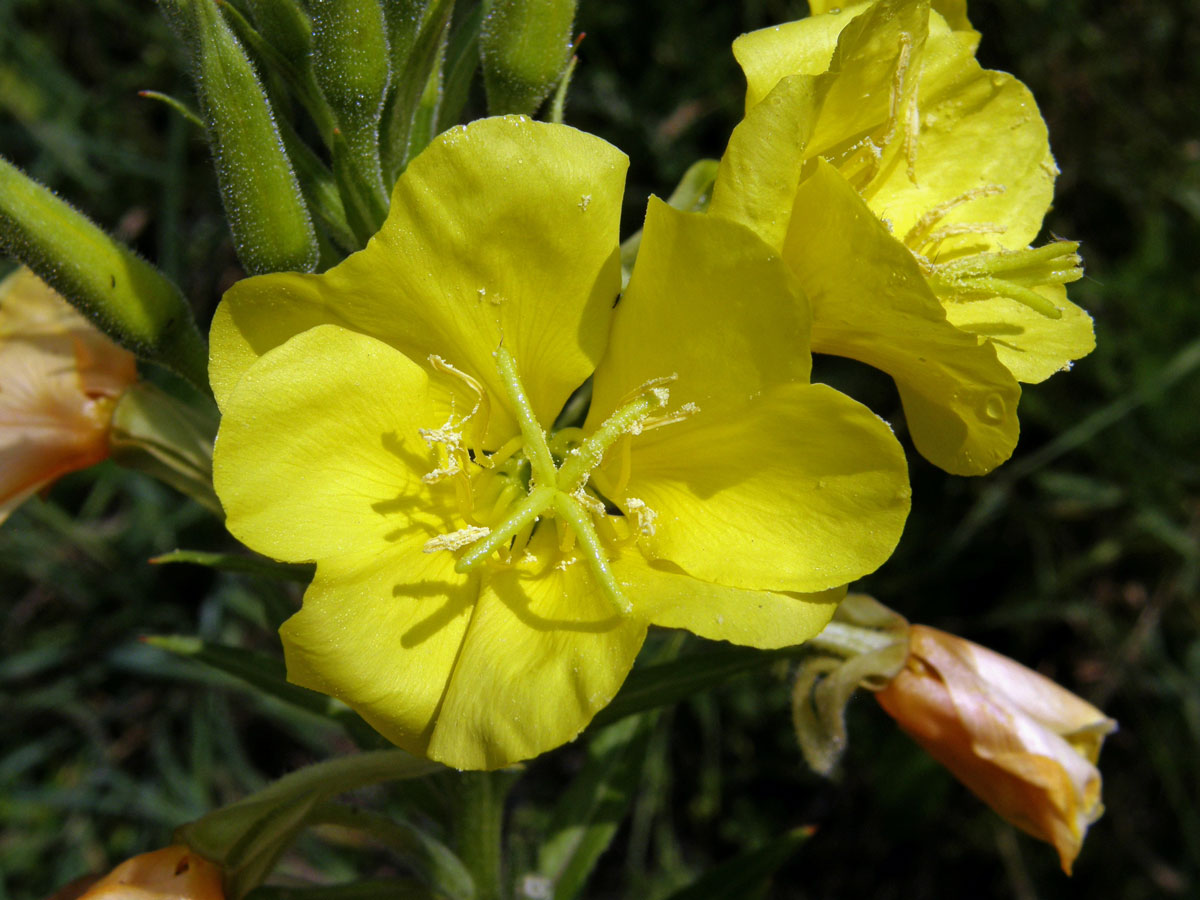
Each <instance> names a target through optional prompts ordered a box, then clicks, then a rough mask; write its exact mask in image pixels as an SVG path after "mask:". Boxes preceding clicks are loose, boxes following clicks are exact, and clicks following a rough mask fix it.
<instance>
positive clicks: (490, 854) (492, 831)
mask: <svg viewBox="0 0 1200 900" xmlns="http://www.w3.org/2000/svg"><path fill="white" fill-rule="evenodd" d="M512 781H513V776H512V775H510V774H507V773H504V772H463V773H462V777H461V778H460V780H459V783H458V798H457V804H458V810H457V815H456V816H455V821H456V822H457V826H458V828H457V847H456V848H455V849H456V850H457V851H458V856H459V858H460V859H461V860H462V861H463V863H464V864H465V865H466V867H467V871H469V872H470V873H471V876H472V879H473V880H474V882H475V900H500V898H501V897H502V896H503V894H504V892H503V891H502V889H501V884H502V881H501V837H502V832H503V827H502V826H503V820H504V799H505V797H506V796H507V795H508V788H509V786H510V785H511V783H512Z"/></svg>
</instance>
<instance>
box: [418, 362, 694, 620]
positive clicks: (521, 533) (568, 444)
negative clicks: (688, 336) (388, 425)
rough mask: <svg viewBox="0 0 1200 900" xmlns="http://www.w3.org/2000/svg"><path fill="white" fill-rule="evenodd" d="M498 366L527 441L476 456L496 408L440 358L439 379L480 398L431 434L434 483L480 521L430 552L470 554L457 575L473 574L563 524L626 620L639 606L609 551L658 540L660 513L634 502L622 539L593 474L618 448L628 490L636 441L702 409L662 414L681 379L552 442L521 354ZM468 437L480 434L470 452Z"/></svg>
mask: <svg viewBox="0 0 1200 900" xmlns="http://www.w3.org/2000/svg"><path fill="white" fill-rule="evenodd" d="M495 358H496V368H497V370H498V371H499V373H500V379H501V383H502V385H503V387H504V393H505V396H506V398H507V399H508V400H509V406H510V408H511V409H512V411H513V412H514V414H515V416H516V419H517V425H518V427H519V428H520V432H521V433H520V435H519V436H517V437H514V438H512V439H511V440H510V441H508V442H507V443H505V444H504V445H503V446H502V447H500V448H499V449H498V450H496V451H495V452H492V453H487V452H484V451H483V450H482V449H478V450H476V449H473V448H482V446H483V438H484V434H485V433H486V431H487V416H488V412H489V409H490V406H489V401H488V398H487V394H486V391H485V389H484V388H483V386H482V385H481V384H480V383H479V382H478V381H477V380H476V379H474V378H472V377H471V376H469V375H467V374H466V373H464V372H461V371H459V370H458V369H455V368H454V367H453V366H451V365H450V364H449V363H447V362H445V361H444V360H442V359H440V358H439V357H431V358H430V363H431V364H432V365H433V367H434V368H435V369H437V370H438V371H441V372H444V373H446V374H450V375H453V376H454V377H457V378H459V379H460V380H463V381H465V382H466V383H467V385H468V386H469V387H470V388H471V390H472V391H473V392H474V393H475V395H476V396H477V398H478V400H477V402H476V404H475V407H474V408H473V409H472V410H471V411H470V412H469V413H468V414H467V415H465V416H463V417H462V418H461V419H459V420H458V421H457V422H455V421H454V419H453V416H452V417H451V420H450V421H449V422H447V423H446V424H445V425H443V426H442V427H441V428H436V429H428V430H422V432H421V433H422V436H423V437H424V438H425V440H426V442H427V443H428V444H429V445H430V446H431V447H440V448H441V457H442V459H441V461H440V464H439V466H438V467H437V468H435V469H434V470H433V471H432V472H430V473H429V474H428V475H426V476H425V481H426V482H427V483H434V482H438V481H442V480H453V482H454V484H455V489H456V496H457V501H458V507H459V511H460V512H461V513H462V514H463V517H464V518H465V519H466V520H467V521H468V523H470V524H468V525H467V526H466V527H465V528H461V529H459V530H457V531H453V532H450V533H449V534H442V535H438V536H437V537H435V538H433V539H431V540H430V541H428V542H426V544H425V551H426V552H427V553H434V552H437V551H442V550H446V551H450V552H454V553H458V552H459V551H462V555H461V556H459V558H458V562H457V563H456V564H455V566H454V568H455V571H457V572H471V571H474V570H475V569H477V568H479V567H480V566H481V565H483V563H484V561H485V560H488V559H491V558H493V557H498V558H499V559H500V561H501V562H507V561H511V559H512V558H513V556H514V554H516V555H519V554H521V553H522V552H523V551H524V550H525V546H526V544H527V543H528V541H529V538H530V535H531V534H532V532H533V530H534V528H535V527H536V526H537V524H538V522H539V521H540V520H542V519H550V518H553V519H555V520H557V523H558V527H559V541H558V543H559V548H560V550H562V551H563V552H569V551H572V550H574V549H577V550H578V552H579V554H580V555H581V556H582V558H583V559H584V561H585V562H586V563H587V565H588V567H589V569H590V570H591V573H592V575H593V576H594V578H595V579H596V582H597V584H598V586H599V587H600V590H601V591H602V593H603V594H604V595H605V596H606V597H607V598H608V599H609V600H610V602H611V603H612V605H613V607H614V608H615V609H617V610H618V611H619V612H621V613H622V614H627V613H629V612H630V611H631V609H632V606H631V604H630V603H629V601H628V600H627V599H626V598H625V596H624V595H623V593H622V591H621V587H620V585H619V583H618V582H617V580H616V578H615V577H614V576H613V573H612V570H611V568H610V567H609V562H608V553H607V549H606V545H612V544H619V543H626V542H633V541H636V540H637V539H638V537H639V536H641V535H646V534H652V533H653V530H654V512H653V510H651V509H649V507H647V506H646V505H645V504H644V503H643V502H641V501H639V500H637V499H636V498H627V499H626V501H625V504H624V505H625V507H626V508H627V509H626V512H627V513H628V514H629V516H630V520H631V521H630V520H626V532H627V533H626V534H625V535H622V534H620V532H619V531H618V529H617V527H616V525H615V524H614V517H613V516H612V515H610V513H609V507H608V505H607V504H606V502H605V498H604V497H603V495H601V494H600V493H599V492H598V491H597V490H596V489H595V488H594V487H593V486H592V485H590V484H589V481H590V478H591V473H592V471H593V470H594V469H595V468H596V467H597V466H599V465H600V463H601V462H602V461H603V460H604V457H605V454H606V453H607V452H608V450H609V449H610V448H612V447H614V445H617V446H619V449H620V450H621V452H623V453H624V454H625V455H624V456H623V457H622V459H623V462H624V464H623V465H622V466H621V472H620V474H619V476H618V479H617V481H618V489H620V488H623V486H624V484H625V483H626V482H627V481H628V477H629V471H628V470H629V466H628V450H629V446H628V445H629V440H630V439H631V437H632V436H634V435H637V434H640V433H641V432H642V431H643V430H645V429H648V428H654V427H658V426H661V425H666V424H670V423H671V422H676V421H679V420H681V419H683V418H686V417H687V416H688V415H691V414H692V413H694V412H696V411H697V410H696V407H695V406H694V405H693V404H685V406H684V407H682V408H680V409H679V410H678V411H677V412H676V413H674V414H666V415H662V413H664V412H665V410H666V407H667V403H668V400H669V398H670V392H669V390H668V388H667V385H668V384H669V383H670V382H672V381H674V380H675V376H673V375H672V376H670V377H667V378H659V379H654V380H653V381H650V382H647V383H646V384H644V385H642V386H641V387H640V388H639V389H638V391H637V393H636V395H635V396H634V397H633V399H631V400H629V401H628V402H627V403H625V404H624V405H622V406H621V407H620V408H619V409H617V410H616V412H614V413H613V414H612V415H611V416H609V417H608V418H607V419H606V420H605V421H604V423H603V424H602V425H600V427H599V428H597V429H596V430H595V431H593V432H592V433H591V434H590V435H589V434H585V433H584V432H583V431H582V429H579V428H564V429H562V430H560V431H558V432H556V433H555V434H553V435H551V436H549V437H547V434H546V432H545V431H544V430H543V429H542V426H541V425H540V424H539V423H538V421H537V418H536V417H535V415H534V413H533V408H532V406H531V405H530V402H529V397H528V395H527V394H526V392H525V388H524V386H523V385H522V384H521V380H520V377H519V376H518V374H517V366H516V362H515V361H514V359H513V357H512V354H511V353H509V352H508V350H507V349H505V348H504V347H500V348H499V349H498V350H497V351H496V353H495ZM468 430H470V432H471V433H472V435H473V439H472V440H471V442H470V443H471V446H470V447H468V444H467V441H468V438H467V437H466V435H467V433H468ZM497 475H498V476H500V477H498V478H497V477H495V476H497ZM481 500H482V501H486V502H485V503H484V505H485V506H490V511H488V510H484V511H480V510H479V506H480V501H481ZM618 520H619V517H618Z"/></svg>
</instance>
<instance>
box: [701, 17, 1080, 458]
mask: <svg viewBox="0 0 1200 900" xmlns="http://www.w3.org/2000/svg"><path fill="white" fill-rule="evenodd" d="M813 12H814V15H813V16H811V17H810V18H808V19H803V20H801V21H798V22H791V23H788V24H786V25H782V26H779V27H777V28H769V29H764V30H762V31H758V32H754V33H752V34H747V35H743V36H742V37H741V38H739V39H738V40H737V41H736V42H735V43H734V54H735V55H736V57H737V59H738V62H739V63H740V64H741V66H742V68H743V70H744V71H745V74H746V80H747V92H746V116H745V118H744V120H743V121H742V123H741V124H740V125H739V126H738V127H737V129H736V130H735V131H734V133H733V136H732V138H731V139H730V142H729V146H728V148H727V150H726V153H725V156H724V158H723V159H722V162H721V169H720V173H719V175H718V178H717V183H716V186H715V189H714V194H713V201H712V206H711V209H712V212H713V213H714V214H716V215H720V216H723V217H727V218H731V219H734V220H735V221H740V222H742V223H744V224H746V225H749V226H750V227H751V228H753V229H754V230H755V231H756V232H758V233H759V234H760V235H761V236H762V237H763V238H764V239H765V240H767V241H768V243H770V244H772V245H773V246H775V247H777V248H778V249H779V250H780V251H781V253H782V254H783V255H784V258H785V259H786V260H787V262H788V265H789V266H790V267H791V269H792V271H793V272H794V273H795V274H796V275H797V277H798V278H799V279H800V281H801V283H802V284H803V286H804V289H805V290H806V291H807V292H808V294H809V297H810V300H811V302H812V308H813V336H812V348H813V350H814V351H817V352H825V353H834V354H838V355H842V356H849V357H852V358H854V359H858V360H861V361H863V362H866V363H869V364H871V365H873V366H875V367H877V368H879V369H882V370H884V371H886V372H887V373H888V374H890V375H891V376H892V377H893V378H894V379H895V381H896V383H897V386H898V387H899V390H900V395H901V399H902V400H903V403H904V408H905V417H906V419H907V421H908V426H909V430H910V432H911V434H912V437H913V442H914V444H915V445H916V447H917V449H918V450H919V451H920V452H921V453H922V455H924V456H925V457H926V458H928V459H929V460H930V461H932V462H934V463H935V464H936V465H938V466H940V467H942V468H943V469H945V470H947V471H949V472H952V473H956V474H964V475H972V474H982V473H985V472H988V471H990V470H991V469H993V468H994V467H995V466H997V465H999V464H1000V463H1001V462H1003V461H1004V460H1006V459H1007V458H1008V457H1009V456H1010V455H1011V454H1012V451H1013V448H1014V447H1015V445H1016V441H1017V436H1018V431H1019V424H1018V420H1017V402H1018V400H1019V397H1020V387H1019V384H1018V382H1036V381H1042V380H1044V379H1045V378H1047V377H1049V376H1050V375H1051V374H1053V373H1054V372H1055V371H1058V370H1059V369H1061V368H1063V367H1065V366H1067V365H1068V364H1069V363H1070V361H1071V360H1074V359H1077V358H1079V357H1081V356H1083V355H1086V354H1087V353H1089V352H1090V351H1091V349H1092V347H1093V346H1094V341H1093V337H1092V323H1091V319H1090V318H1089V317H1088V316H1087V314H1086V313H1085V312H1083V310H1081V309H1080V308H1079V307H1077V306H1075V305H1074V304H1073V303H1071V302H1069V301H1068V300H1067V299H1066V291H1065V288H1064V284H1065V283H1066V282H1069V281H1074V280H1075V279H1077V278H1079V277H1080V275H1081V270H1080V269H1079V257H1078V256H1077V255H1076V250H1077V245H1076V244H1074V243H1072V242H1069V241H1055V242H1052V243H1050V244H1048V245H1046V246H1043V247H1039V248H1036V249H1030V247H1029V245H1030V243H1031V242H1032V241H1033V240H1034V239H1035V238H1036V237H1037V234H1038V232H1039V231H1040V229H1041V224H1042V217H1043V216H1044V214H1045V212H1046V210H1047V209H1048V208H1049V205H1050V199H1051V196H1052V194H1053V188H1054V177H1055V175H1056V174H1057V169H1056V168H1055V165H1054V159H1053V157H1052V156H1051V155H1050V149H1049V144H1048V141H1047V136H1046V127H1045V123H1044V122H1043V121H1042V119H1041V116H1040V115H1039V114H1038V111H1037V106H1036V104H1035V103H1034V101H1033V98H1032V97H1031V96H1030V94H1029V91H1028V90H1027V89H1026V88H1025V86H1024V85H1022V84H1021V83H1020V82H1019V81H1017V80H1016V79H1015V78H1013V77H1012V76H1010V75H1007V74H1005V73H1002V72H992V71H988V70H985V69H983V68H981V67H980V66H979V64H978V63H977V62H976V61H975V56H974V54H975V49H976V46H977V44H978V39H979V35H978V34H977V33H975V32H974V31H972V30H970V24H969V22H968V21H967V18H966V8H965V3H963V2H961V0H955V2H951V0H947V2H935V3H933V4H932V9H931V4H930V3H929V2H928V0H879V2H874V3H859V4H853V5H847V6H841V7H836V6H833V5H831V4H824V3H817V4H814V9H813ZM942 13H944V14H945V16H946V18H943V15H942ZM847 276H848V277H847Z"/></svg>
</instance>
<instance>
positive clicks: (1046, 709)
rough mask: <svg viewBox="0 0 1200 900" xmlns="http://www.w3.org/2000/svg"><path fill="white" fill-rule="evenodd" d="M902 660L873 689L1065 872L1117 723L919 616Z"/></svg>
mask: <svg viewBox="0 0 1200 900" xmlns="http://www.w3.org/2000/svg"><path fill="white" fill-rule="evenodd" d="M909 650H910V652H909V658H908V662H907V664H906V666H905V668H904V669H903V670H902V671H901V672H900V673H899V674H898V675H897V676H896V677H895V678H894V679H893V680H892V682H891V683H890V684H889V685H888V686H887V687H886V688H884V689H883V690H881V691H878V692H877V693H876V694H875V697H876V699H877V700H878V701H879V704H880V705H881V706H882V707H883V708H884V709H885V710H886V711H887V712H888V714H889V715H890V716H891V717H892V718H893V719H895V720H896V722H897V723H898V724H899V725H900V727H901V728H903V729H904V730H905V731H906V732H907V733H908V734H909V735H910V736H911V737H912V738H913V739H914V740H915V741H916V742H917V743H918V744H920V745H921V746H922V747H923V748H924V749H925V750H926V752H928V753H929V755H930V756H932V757H933V758H934V759H936V760H937V761H938V762H939V763H941V764H942V765H944V766H945V767H946V768H947V769H949V770H950V771H951V773H953V774H954V776H955V777H956V778H958V780H959V781H961V782H962V783H963V784H965V785H966V786H967V787H968V788H969V789H970V790H971V791H972V792H974V793H975V794H976V795H977V796H978V797H979V798H980V799H981V800H983V801H984V802H985V803H986V804H988V806H990V807H991V808H992V809H994V810H995V811H996V812H997V813H999V814H1000V815H1001V816H1002V817H1003V818H1005V819H1007V820H1008V821H1009V822H1011V823H1012V824H1014V825H1016V826H1017V827H1018V828H1020V829H1022V830H1023V831H1026V832H1028V833H1029V834H1031V835H1033V836H1034V837H1035V838H1038V839H1039V840H1042V841H1046V842H1047V843H1049V844H1052V845H1053V846H1054V849H1055V850H1057V851H1058V856H1059V860H1060V862H1061V863H1062V868H1063V871H1064V872H1066V873H1067V874H1068V875H1069V874H1070V873H1071V865H1072V863H1073V862H1074V861H1075V857H1076V856H1078V855H1079V850H1080V848H1081V846H1082V845H1083V838H1084V834H1085V833H1086V832H1087V828H1088V826H1089V825H1090V824H1091V823H1092V822H1095V821H1096V820H1097V819H1098V818H1100V815H1101V813H1103V811H1104V806H1103V804H1102V803H1101V802H1100V772H1099V770H1098V769H1097V768H1096V760H1097V758H1098V757H1099V755H1100V745H1101V744H1102V743H1103V742H1104V738H1105V736H1106V735H1108V734H1109V733H1110V732H1112V731H1113V730H1114V729H1115V728H1116V722H1114V721H1113V720H1112V719H1109V718H1107V717H1106V716H1105V715H1104V714H1103V713H1102V712H1100V710H1098V709H1096V708H1095V707H1094V706H1092V705H1091V704H1090V703H1086V702H1085V701H1083V700H1081V699H1080V698H1079V697H1076V696H1075V695H1074V694H1072V693H1071V692H1070V691H1067V690H1065V689H1064V688H1061V687H1059V686H1058V685H1057V684H1055V683H1054V682H1053V681H1051V680H1050V679H1048V678H1046V677H1044V676H1042V675H1039V674H1038V673H1037V672H1034V671H1032V670H1030V669H1027V668H1025V667H1024V666H1022V665H1020V664H1019V663H1016V662H1014V661H1013V660H1011V659H1009V658H1008V657H1006V656H1001V655H1000V654H999V653H994V652H992V651H991V650H988V649H986V648H984V647H980V646H979V645H978V644H973V643H971V642H970V641H966V640H963V639H962V638H958V637H955V636H954V635H951V634H947V633H945V632H944V631H938V630H937V629H936V628H928V627H926V626H923V625H913V626H912V627H911V629H910V632H909Z"/></svg>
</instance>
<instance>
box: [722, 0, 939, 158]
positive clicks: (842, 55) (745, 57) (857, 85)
mask: <svg viewBox="0 0 1200 900" xmlns="http://www.w3.org/2000/svg"><path fill="white" fill-rule="evenodd" d="M928 18H929V8H928V5H927V4H925V3H912V2H902V3H900V2H882V3H874V4H866V5H857V6H852V7H847V8H846V9H845V10H843V11H842V12H839V13H829V14H826V15H823V16H817V17H813V18H810V19H802V20H800V21H799V22H793V23H790V24H789V25H785V26H780V27H779V28H767V29H763V30H762V31H758V32H753V33H751V34H749V35H744V36H743V37H741V38H739V39H738V40H737V41H735V42H734V55H735V56H736V57H737V60H738V62H739V64H741V66H742V70H743V71H744V72H745V74H746V82H747V85H748V87H747V94H746V99H747V109H749V108H751V107H752V106H753V105H754V104H757V103H759V102H761V101H762V100H763V99H764V98H765V97H766V96H767V95H768V94H769V93H770V91H771V90H772V89H774V87H775V86H776V85H777V84H778V83H779V82H780V81H781V80H782V79H783V78H785V77H786V76H788V75H798V74H799V75H816V76H818V83H817V87H816V88H815V90H816V93H817V94H818V96H819V97H820V102H819V114H818V116H817V118H816V121H815V122H814V124H813V125H812V126H811V127H812V136H811V138H810V140H809V146H808V155H809V156H815V155H817V154H825V153H832V152H840V151H841V150H843V149H845V148H846V147H847V145H849V144H851V143H854V142H857V141H859V140H861V138H862V137H863V136H864V135H865V134H866V133H868V132H870V131H873V130H875V129H876V128H878V127H879V126H880V125H883V124H884V123H887V122H889V121H893V122H894V120H895V115H896V114H897V113H898V112H899V110H900V102H899V101H900V99H901V96H902V95H907V94H908V93H909V92H911V90H912V86H913V84H915V80H916V79H915V78H914V77H912V76H913V75H915V73H916V71H917V68H916V66H917V63H918V59H919V55H920V52H921V48H922V45H923V43H924V40H925V34H926V29H927V24H928ZM822 63H824V64H822ZM896 124H898V123H896ZM769 137H770V136H769V135H764V139H767V138H769Z"/></svg>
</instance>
